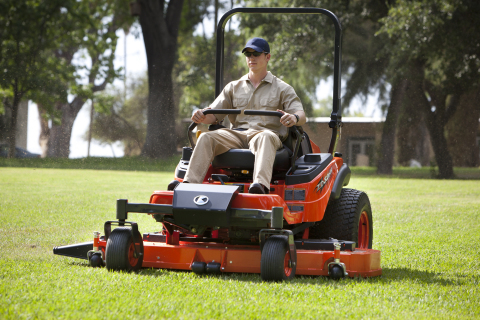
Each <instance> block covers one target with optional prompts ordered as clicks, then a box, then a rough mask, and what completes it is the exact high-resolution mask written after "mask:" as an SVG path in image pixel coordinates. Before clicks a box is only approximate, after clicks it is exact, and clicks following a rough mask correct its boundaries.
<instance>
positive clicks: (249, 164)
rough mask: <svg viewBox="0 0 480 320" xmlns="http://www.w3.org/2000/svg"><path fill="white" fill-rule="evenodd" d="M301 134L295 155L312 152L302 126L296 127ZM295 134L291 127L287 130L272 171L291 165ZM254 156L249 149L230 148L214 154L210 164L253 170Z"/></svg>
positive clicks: (223, 167)
mask: <svg viewBox="0 0 480 320" xmlns="http://www.w3.org/2000/svg"><path fill="white" fill-rule="evenodd" d="M297 128H298V129H299V130H300V132H301V133H302V134H303V141H302V145H301V147H300V150H299V153H298V155H297V157H300V156H302V155H303V154H306V153H310V152H312V150H311V145H310V139H309V138H308V135H307V134H306V133H305V132H304V131H303V129H302V127H297ZM294 137H295V134H294V131H293V129H292V128H290V130H289V134H288V136H287V139H285V141H283V148H282V149H280V150H278V151H277V154H276V155H275V162H274V163H273V171H274V172H283V174H284V173H285V172H287V171H288V169H290V167H291V165H292V161H291V157H292V154H293V151H292V150H294V147H295V139H294ZM254 164H255V156H254V155H253V153H252V152H251V151H250V150H249V149H230V150H229V151H227V152H225V153H222V154H220V155H218V156H216V157H215V158H214V159H213V161H212V166H213V167H214V168H217V169H231V170H242V169H243V170H253V168H254Z"/></svg>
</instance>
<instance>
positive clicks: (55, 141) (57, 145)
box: [47, 97, 85, 158]
mask: <svg viewBox="0 0 480 320" xmlns="http://www.w3.org/2000/svg"><path fill="white" fill-rule="evenodd" d="M84 103H85V100H84V99H82V98H79V97H76V98H75V99H74V100H73V101H72V102H71V103H58V104H57V109H59V110H60V112H61V114H62V122H61V123H60V124H54V123H53V124H52V128H51V129H50V138H49V140H48V151H47V156H48V157H52V158H68V156H69V155H70V139H71V137H72V129H73V123H74V122H75V119H76V118H77V115H78V112H79V111H80V109H81V108H82V106H83V104H84Z"/></svg>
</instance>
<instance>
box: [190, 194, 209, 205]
mask: <svg viewBox="0 0 480 320" xmlns="http://www.w3.org/2000/svg"><path fill="white" fill-rule="evenodd" d="M193 202H195V204H196V205H197V206H203V205H206V204H207V203H208V197H207V196H196V197H195V198H193Z"/></svg>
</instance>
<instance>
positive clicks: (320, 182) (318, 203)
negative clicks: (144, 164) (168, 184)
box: [150, 146, 343, 224]
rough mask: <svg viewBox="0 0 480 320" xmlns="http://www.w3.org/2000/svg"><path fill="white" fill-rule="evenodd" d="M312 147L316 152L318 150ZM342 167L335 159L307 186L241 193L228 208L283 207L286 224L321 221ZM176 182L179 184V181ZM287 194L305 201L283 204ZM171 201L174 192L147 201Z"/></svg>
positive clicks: (282, 183)
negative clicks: (296, 192) (296, 194)
mask: <svg viewBox="0 0 480 320" xmlns="http://www.w3.org/2000/svg"><path fill="white" fill-rule="evenodd" d="M312 147H316V148H318V147H317V146H312ZM319 150H320V149H319ZM319 150H318V151H319ZM342 164H343V159H342V158H339V157H335V158H334V159H333V161H332V162H331V163H330V164H329V165H328V166H327V167H326V168H325V169H324V170H323V171H322V172H321V173H320V174H319V175H318V176H316V177H315V178H314V179H313V180H312V181H310V182H308V183H302V184H296V185H289V186H287V185H285V181H284V180H280V181H277V182H276V183H277V184H272V185H271V186H270V187H271V188H272V189H273V190H272V191H271V193H270V194H269V195H252V194H249V193H240V194H238V195H237V196H236V197H235V198H234V199H233V201H232V205H231V207H232V208H236V209H241V208H245V209H259V210H272V207H283V209H284V218H285V220H286V221H287V223H288V224H297V223H302V222H316V221H321V220H322V219H323V215H324V213H325V209H326V208H327V204H328V201H329V198H330V193H331V191H332V187H333V183H334V181H335V178H336V177H337V174H338V171H339V168H340V167H341V166H342ZM213 171H215V170H213V169H212V166H210V168H209V169H208V172H207V175H206V177H209V176H210V174H211V173H213ZM176 179H177V180H181V179H179V178H176ZM204 183H208V184H210V183H212V184H220V183H219V182H212V181H210V182H209V181H208V180H207V179H205V181H204ZM244 185H245V187H244V190H245V191H247V190H248V187H249V186H250V184H249V183H244ZM286 190H292V191H294V190H305V198H304V199H301V200H298V199H293V200H288V201H284V195H285V191H286ZM172 201H173V191H155V192H154V194H153V195H152V196H151V197H150V203H157V204H172ZM288 206H295V207H296V208H303V210H297V211H291V210H289V207H288Z"/></svg>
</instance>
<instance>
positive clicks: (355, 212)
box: [310, 188, 373, 249]
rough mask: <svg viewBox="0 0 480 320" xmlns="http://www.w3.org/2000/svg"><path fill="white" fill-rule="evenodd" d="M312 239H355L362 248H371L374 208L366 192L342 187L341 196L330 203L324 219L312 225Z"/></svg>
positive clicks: (358, 246)
mask: <svg viewBox="0 0 480 320" xmlns="http://www.w3.org/2000/svg"><path fill="white" fill-rule="evenodd" d="M310 238H311V239H328V238H334V239H337V240H348V241H355V242H356V247H357V248H360V249H371V248H372V238H373V221H372V208H371V206H370V200H369V199H368V196H367V194H366V193H365V192H362V191H359V190H355V189H347V188H344V189H342V193H341V194H340V198H338V199H337V200H334V201H333V202H331V203H329V205H328V206H327V209H326V210H325V215H324V217H323V220H322V221H319V222H317V223H316V224H315V225H314V226H313V227H310Z"/></svg>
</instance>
